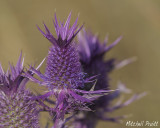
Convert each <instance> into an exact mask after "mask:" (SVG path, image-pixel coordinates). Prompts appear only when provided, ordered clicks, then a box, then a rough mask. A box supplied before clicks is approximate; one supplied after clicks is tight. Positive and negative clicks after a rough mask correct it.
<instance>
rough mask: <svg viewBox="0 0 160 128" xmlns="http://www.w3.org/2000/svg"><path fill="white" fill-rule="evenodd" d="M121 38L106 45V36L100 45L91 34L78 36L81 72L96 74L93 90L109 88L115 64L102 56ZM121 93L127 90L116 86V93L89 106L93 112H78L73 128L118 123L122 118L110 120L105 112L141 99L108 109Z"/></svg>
mask: <svg viewBox="0 0 160 128" xmlns="http://www.w3.org/2000/svg"><path fill="white" fill-rule="evenodd" d="M121 38H122V37H119V38H118V39H117V40H116V41H115V42H113V43H112V44H110V45H107V43H108V36H107V37H106V39H105V40H104V42H103V43H102V42H100V41H99V39H98V37H97V36H96V35H93V34H92V33H91V32H86V31H85V30H84V31H83V33H79V34H78V41H79V54H80V61H81V64H82V67H83V70H84V72H86V73H87V74H88V75H89V76H92V75H95V74H98V77H97V82H96V87H95V90H99V89H104V88H106V89H109V88H110V86H109V78H108V74H109V73H110V72H111V71H112V70H113V69H114V67H115V63H114V59H109V60H104V56H105V54H106V53H107V52H108V51H109V50H110V49H111V48H112V47H114V46H115V45H116V44H117V43H118V42H119V41H120V40H121ZM128 61H129V60H128ZM127 63H129V62H127ZM84 89H85V90H88V89H90V86H85V88H84ZM126 90H127V91H126ZM121 92H128V89H126V88H125V86H124V85H123V84H118V90H117V91H115V92H113V93H111V94H109V95H105V96H102V97H100V98H99V99H97V100H95V101H94V104H93V105H90V108H91V109H93V110H95V111H94V112H92V111H90V112H80V113H79V114H77V116H76V117H75V123H74V124H75V125H74V127H75V128H94V127H95V126H96V123H97V121H98V120H105V121H113V122H118V121H119V119H120V118H122V117H124V116H121V117H115V118H110V117H108V116H106V114H107V112H108V113H109V112H112V111H113V110H115V109H118V108H121V107H124V106H127V105H128V104H130V103H131V102H133V101H134V100H136V99H138V98H139V97H141V96H140V95H134V96H133V97H131V99H129V100H128V101H126V102H125V103H122V104H118V105H117V106H114V107H110V106H109V105H110V102H111V101H112V100H113V99H115V98H117V97H119V95H120V93H121ZM93 122H94V123H93Z"/></svg>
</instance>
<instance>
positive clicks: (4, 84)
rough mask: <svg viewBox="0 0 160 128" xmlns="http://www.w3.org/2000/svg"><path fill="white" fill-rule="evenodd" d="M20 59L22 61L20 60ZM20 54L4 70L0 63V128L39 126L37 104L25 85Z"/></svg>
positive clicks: (37, 127)
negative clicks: (16, 60)
mask: <svg viewBox="0 0 160 128" xmlns="http://www.w3.org/2000/svg"><path fill="white" fill-rule="evenodd" d="M21 61H22V62H21ZM23 61H24V59H22V54H21V55H20V57H19V60H18V62H17V65H16V66H13V65H11V64H10V70H7V71H6V72H5V71H4V70H3V68H2V66H1V65H0V128H39V123H38V122H39V121H38V105H37V102H36V101H33V100H31V98H32V97H33V95H32V94H31V92H30V91H29V90H27V89H25V85H26V83H27V81H28V79H27V78H25V77H23V76H22V72H23Z"/></svg>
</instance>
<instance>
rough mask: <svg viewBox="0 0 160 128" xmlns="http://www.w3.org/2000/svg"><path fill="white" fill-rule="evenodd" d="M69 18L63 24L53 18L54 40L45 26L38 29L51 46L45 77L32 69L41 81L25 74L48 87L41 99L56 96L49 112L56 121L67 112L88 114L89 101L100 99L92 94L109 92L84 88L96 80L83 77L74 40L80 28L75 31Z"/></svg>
mask: <svg viewBox="0 0 160 128" xmlns="http://www.w3.org/2000/svg"><path fill="white" fill-rule="evenodd" d="M70 18H71V13H70V15H69V16H68V18H67V21H66V23H65V24H63V23H60V24H59V23H58V21H57V18H56V15H55V21H54V26H55V31H56V34H57V37H54V36H53V35H52V34H51V33H50V31H49V29H48V28H47V26H46V25H45V24H44V27H45V32H43V31H42V30H41V29H40V28H39V27H38V29H39V30H40V32H41V33H42V34H43V35H44V37H46V38H47V39H48V40H49V41H50V42H51V43H52V46H51V47H50V49H49V52H48V56H47V65H46V70H45V74H44V75H43V74H41V73H40V72H39V71H37V70H35V69H34V68H32V71H33V72H34V73H35V74H37V75H38V76H39V77H40V78H41V79H42V81H39V80H37V79H35V78H34V77H32V76H31V75H28V77H29V78H30V79H31V80H32V81H34V82H37V83H39V84H41V85H45V86H47V87H48V92H47V93H46V94H44V95H43V96H40V98H43V99H45V98H47V97H49V96H52V95H54V96H55V98H56V104H55V107H54V108H52V111H53V112H55V113H56V115H55V119H56V120H57V119H58V120H59V119H61V120H63V119H64V115H65V114H67V113H70V112H76V111H90V110H91V109H90V108H89V107H88V104H92V101H93V100H95V99H96V98H97V97H99V96H97V95H96V96H94V95H95V94H98V95H103V94H104V93H107V92H110V91H111V90H106V89H105V88H104V89H103V88H101V89H100V90H96V91H94V90H93V89H92V90H84V89H83V88H84V87H85V84H86V83H90V82H92V85H93V81H95V80H94V79H93V78H95V77H96V76H95V75H94V76H90V77H89V78H85V73H84V72H82V66H81V63H80V59H79V53H78V49H77V45H76V44H75V42H74V37H75V36H76V35H77V33H78V32H79V31H80V30H81V28H82V26H81V27H80V28H78V26H77V20H78V18H77V19H76V21H75V23H74V24H73V25H72V26H71V27H69V24H70ZM91 87H92V86H91ZM55 124H56V123H55Z"/></svg>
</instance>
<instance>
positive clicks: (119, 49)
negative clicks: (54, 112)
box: [0, 0, 160, 128]
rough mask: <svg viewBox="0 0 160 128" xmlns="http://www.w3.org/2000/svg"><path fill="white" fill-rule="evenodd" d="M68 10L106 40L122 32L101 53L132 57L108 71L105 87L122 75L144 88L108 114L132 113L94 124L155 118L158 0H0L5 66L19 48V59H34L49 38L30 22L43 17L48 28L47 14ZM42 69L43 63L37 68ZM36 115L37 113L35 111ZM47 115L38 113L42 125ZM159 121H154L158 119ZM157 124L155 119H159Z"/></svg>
mask: <svg viewBox="0 0 160 128" xmlns="http://www.w3.org/2000/svg"><path fill="white" fill-rule="evenodd" d="M70 11H72V23H73V21H74V20H75V19H76V17H77V16H78V15H79V24H80V25H81V24H83V23H85V28H88V29H91V30H92V31H93V32H94V33H99V35H100V39H101V40H103V39H104V37H105V35H106V34H108V35H109V42H110V43H111V42H113V41H114V40H115V39H116V38H117V37H119V36H120V35H123V39H122V40H121V42H120V43H119V44H118V45H117V46H116V47H115V48H114V49H112V50H111V51H110V52H109V53H108V56H106V58H111V57H114V58H117V60H122V59H126V58H130V57H133V56H136V57H137V58H138V60H137V61H136V62H134V63H132V64H130V65H128V66H126V67H124V68H122V69H120V70H116V71H114V72H113V73H112V74H111V75H110V77H111V88H113V89H114V88H116V85H117V81H122V82H123V83H125V84H126V86H127V87H128V88H130V89H132V91H133V92H135V93H140V92H144V91H146V92H148V95H147V96H145V97H144V98H142V99H140V100H138V101H136V102H134V103H132V104H131V105H129V106H128V107H125V108H123V109H121V110H118V111H116V112H114V113H113V114H111V116H119V115H132V116H131V117H130V118H127V119H125V120H124V122H123V123H122V124H114V123H111V122H100V123H99V124H98V128H122V127H123V128H124V127H125V124H126V121H129V120H131V121H146V120H148V121H151V122H152V121H160V111H159V108H160V92H159V90H160V78H159V76H160V68H159V66H160V50H159V47H160V1H159V0H101V1H100V0H88V1H86V0H79V1H78V0H1V1H0V62H1V64H2V65H3V67H4V68H5V69H7V67H8V62H9V61H11V62H13V63H16V61H17V59H18V56H19V54H20V51H21V50H22V51H23V55H25V65H26V66H27V65H28V64H30V63H32V64H34V63H35V62H37V63H39V62H40V61H41V60H42V59H43V58H44V57H45V56H46V55H47V50H48V48H49V46H50V43H49V42H48V40H47V39H45V38H44V37H43V36H42V35H41V33H40V32H39V31H38V29H37V28H36V24H37V25H39V26H40V27H41V28H43V26H42V23H43V21H44V22H45V23H46V25H47V26H48V27H49V28H50V30H51V32H52V33H55V32H54V27H53V23H52V18H53V15H54V13H55V12H56V14H57V16H58V18H59V19H61V20H64V19H66V18H67V16H68V14H69V12H70ZM41 70H42V72H43V71H44V66H42V68H41ZM41 116H42V115H41ZM48 118H49V117H48V116H47V114H44V115H43V117H42V118H41V122H42V125H41V126H42V128H44V124H45V123H46V120H47V119H48ZM159 123H160V122H159ZM159 126H160V124H159Z"/></svg>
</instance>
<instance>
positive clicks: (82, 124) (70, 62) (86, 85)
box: [0, 13, 142, 128]
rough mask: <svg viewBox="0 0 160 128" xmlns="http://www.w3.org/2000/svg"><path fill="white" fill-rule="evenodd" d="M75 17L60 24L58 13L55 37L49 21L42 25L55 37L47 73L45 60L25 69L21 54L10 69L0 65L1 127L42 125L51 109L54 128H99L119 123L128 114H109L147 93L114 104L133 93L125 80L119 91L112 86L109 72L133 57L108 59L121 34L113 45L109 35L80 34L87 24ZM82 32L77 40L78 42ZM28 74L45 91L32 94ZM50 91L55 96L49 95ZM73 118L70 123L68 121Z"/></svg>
mask: <svg viewBox="0 0 160 128" xmlns="http://www.w3.org/2000/svg"><path fill="white" fill-rule="evenodd" d="M70 19H71V13H70V14H69V16H68V18H67V20H66V22H65V24H64V22H60V23H59V22H58V20H57V17H56V15H55V19H54V21H53V22H54V27H55V31H56V36H54V35H52V34H51V32H50V30H49V29H48V27H47V26H46V25H45V24H44V28H45V32H43V31H42V30H41V29H40V28H39V27H38V29H39V31H40V32H41V33H42V34H43V36H44V37H45V38H47V39H48V40H49V41H50V42H51V47H50V49H49V51H48V55H47V57H46V58H47V64H46V68H45V73H44V74H43V73H41V72H40V71H39V70H38V68H39V67H40V66H41V64H42V63H41V64H40V66H38V68H36V69H35V68H34V67H31V66H30V69H29V70H27V71H26V72H24V70H23V61H24V59H22V54H21V55H20V57H19V60H18V62H17V65H16V66H13V65H10V70H7V71H6V72H4V71H3V69H2V66H1V65H0V128H1V127H2V128H8V127H9V128H17V127H18V128H21V127H22V128H39V123H38V114H39V112H40V111H47V112H49V113H50V115H51V117H52V120H53V123H54V126H53V127H52V128H67V127H73V128H94V127H96V123H97V122H98V121H99V120H104V121H113V122H119V119H121V118H123V117H124V116H120V117H110V116H108V113H110V112H112V111H114V110H116V109H119V108H122V107H124V106H127V105H128V104H130V103H131V102H133V101H134V100H136V99H139V98H140V97H141V96H142V95H138V94H135V95H133V96H132V97H131V98H130V99H129V100H127V101H126V102H124V103H120V102H119V104H117V105H115V106H110V103H111V101H113V100H114V99H115V98H117V97H119V95H120V94H121V93H122V92H125V93H128V92H130V90H129V89H127V88H125V86H124V85H123V84H119V85H118V90H115V91H112V90H110V88H111V87H110V83H109V76H108V75H109V73H110V72H111V71H112V70H113V69H116V68H120V67H123V66H124V65H126V64H128V63H130V62H131V61H132V59H129V60H125V61H122V62H121V63H119V64H116V63H115V59H114V58H112V59H108V60H104V56H105V55H106V53H107V52H108V51H109V50H110V49H111V48H113V47H114V46H115V45H116V44H117V43H118V42H119V41H120V40H121V37H119V38H118V39H117V40H116V41H115V42H113V43H112V44H110V45H108V37H107V38H106V39H105V41H104V42H103V43H102V42H100V41H99V39H98V37H97V36H95V35H93V34H92V33H91V32H86V31H85V30H84V31H83V33H80V31H81V29H82V27H83V26H81V27H78V25H77V21H78V18H77V19H76V21H75V22H74V24H73V25H72V26H70ZM77 35H78V43H76V41H75V37H76V36H77ZM21 61H22V62H21ZM34 74H36V75H37V76H39V79H37V78H35V77H34V76H33V75H34ZM28 78H29V79H30V80H32V81H33V82H35V83H38V84H39V85H43V86H45V87H47V91H45V92H42V93H44V94H43V95H37V96H35V95H33V94H32V93H31V92H30V91H29V90H27V89H26V87H25V85H26V83H27V82H28ZM51 96H53V97H54V98H55V101H52V100H51V99H49V98H50V97H51ZM46 102H48V103H50V104H53V105H54V107H53V106H52V107H51V106H50V105H48V104H46ZM39 105H41V107H40V108H39ZM68 114H70V115H69V116H68ZM68 121H70V125H68V124H67V122H68ZM46 128H48V125H47V126H46Z"/></svg>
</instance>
